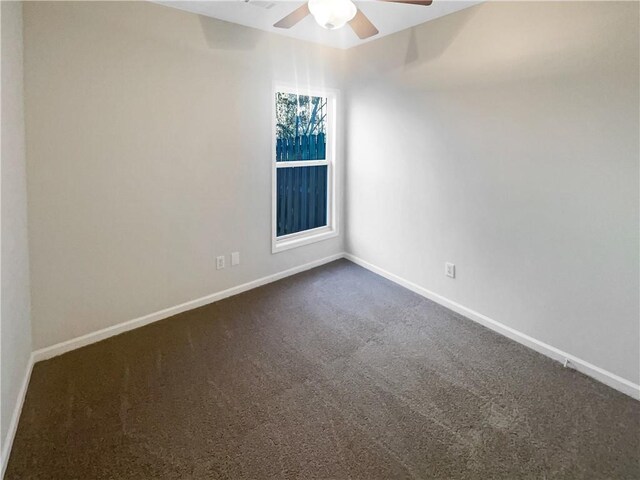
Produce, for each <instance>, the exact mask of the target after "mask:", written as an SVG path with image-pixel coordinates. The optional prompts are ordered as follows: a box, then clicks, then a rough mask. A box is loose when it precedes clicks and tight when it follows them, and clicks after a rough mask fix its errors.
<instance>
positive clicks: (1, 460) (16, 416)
mask: <svg viewBox="0 0 640 480" xmlns="http://www.w3.org/2000/svg"><path fill="white" fill-rule="evenodd" d="M33 364H34V361H33V354H31V355H30V356H29V362H28V363H27V369H26V371H25V374H24V379H23V380H22V385H21V386H20V391H19V392H18V398H17V399H16V405H15V407H14V408H13V414H12V415H11V420H10V421H9V430H8V431H7V436H6V437H5V439H4V442H3V443H2V452H1V455H2V456H1V457H0V478H4V472H5V471H6V470H7V465H8V463H9V454H10V453H11V447H12V446H13V439H14V438H15V436H16V431H17V430H18V422H19V421H20V414H21V413H22V406H23V405H24V399H25V397H26V396H27V388H28V387H29V380H30V379H31V371H32V370H33Z"/></svg>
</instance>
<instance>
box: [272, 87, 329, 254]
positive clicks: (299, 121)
mask: <svg viewBox="0 0 640 480" xmlns="http://www.w3.org/2000/svg"><path fill="white" fill-rule="evenodd" d="M273 101H274V129H273V161H272V163H273V175H272V178H273V204H272V210H273V220H272V221H273V234H272V250H273V253H276V252H279V251H282V250H287V249H289V248H293V247H297V246H301V245H307V244H309V243H312V242H317V241H320V240H324V239H326V238H330V237H334V236H336V235H337V234H338V232H337V222H336V211H335V165H334V162H335V151H336V135H335V132H336V128H335V127H336V125H335V122H336V121H335V111H336V94H335V92H332V91H301V90H299V89H291V88H285V87H278V88H276V89H275V91H274V98H273Z"/></svg>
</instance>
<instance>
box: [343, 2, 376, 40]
mask: <svg viewBox="0 0 640 480" xmlns="http://www.w3.org/2000/svg"><path fill="white" fill-rule="evenodd" d="M349 26H350V27H351V28H352V29H353V31H354V32H356V35H358V37H360V40H364V39H365V38H369V37H373V36H374V35H377V34H378V29H377V28H376V27H375V25H374V24H373V23H371V20H369V19H368V18H367V16H366V15H365V14H364V13H362V10H360V9H358V11H357V12H356V16H355V17H353V19H352V20H351V21H350V22H349Z"/></svg>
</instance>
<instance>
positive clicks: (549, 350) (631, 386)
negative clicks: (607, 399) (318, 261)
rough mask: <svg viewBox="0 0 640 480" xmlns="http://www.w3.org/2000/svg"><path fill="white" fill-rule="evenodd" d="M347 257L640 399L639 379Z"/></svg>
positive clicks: (365, 262)
mask: <svg viewBox="0 0 640 480" xmlns="http://www.w3.org/2000/svg"><path fill="white" fill-rule="evenodd" d="M344 257H345V258H346V259H348V260H350V261H352V262H353V263H355V264H357V265H360V266H361V267H364V268H366V269H367V270H370V271H372V272H374V273H377V274H378V275H380V276H382V277H385V278H386V279H388V280H391V281H392V282H394V283H397V284H398V285H401V286H403V287H405V288H407V289H409V290H411V291H412V292H415V293H417V294H418V295H421V296H423V297H425V298H428V299H429V300H432V301H434V302H436V303H438V304H440V305H442V306H444V307H446V308H448V309H450V310H453V311H454V312H456V313H459V314H460V315H463V316H464V317H467V318H469V319H471V320H473V321H475V322H477V323H479V324H481V325H483V326H485V327H487V328H489V329H491V330H493V331H494V332H497V333H499V334H501V335H504V336H505V337H508V338H510V339H511V340H515V341H516V342H518V343H521V344H522V345H525V346H527V347H529V348H531V349H533V350H535V351H536V352H539V353H541V354H543V355H546V356H547V357H549V358H552V359H553V360H557V361H559V362H561V363H565V362H566V361H567V360H568V364H567V366H570V367H571V368H573V369H575V370H577V371H579V372H581V373H584V374H585V375H588V376H590V377H592V378H594V379H596V380H598V381H599V382H602V383H604V384H605V385H608V386H610V387H612V388H615V389H616V390H618V391H620V392H622V393H625V394H627V395H629V396H631V397H633V398H635V399H636V400H640V385H636V384H635V383H633V382H630V381H629V380H626V379H624V378H622V377H620V376H618V375H616V374H614V373H611V372H608V371H607V370H605V369H603V368H600V367H597V366H595V365H593V364H591V363H589V362H586V361H585V360H582V359H580V358H578V357H576V356H574V355H571V354H569V353H567V352H564V351H562V350H560V349H558V348H556V347H553V346H551V345H548V344H546V343H544V342H541V341H540V340H536V339H535V338H533V337H530V336H529V335H526V334H524V333H522V332H519V331H518V330H515V329H513V328H511V327H508V326H507V325H504V324H502V323H500V322H497V321H496V320H493V319H491V318H489V317H487V316H486V315H483V314H481V313H478V312H476V311H474V310H471V309H470V308H467V307H464V306H462V305H460V304H459V303H456V302H454V301H452V300H449V299H448V298H445V297H443V296H442V295H438V294H437V293H434V292H432V291H430V290H427V289H426V288H423V287H421V286H419V285H416V284H415V283H413V282H410V281H408V280H405V279H404V278H401V277H399V276H397V275H395V274H393V273H391V272H388V271H386V270H383V269H382V268H380V267H377V266H375V265H373V264H371V263H369V262H367V261H365V260H362V259H361V258H358V257H356V256H355V255H352V254H350V253H346V254H345V256H344Z"/></svg>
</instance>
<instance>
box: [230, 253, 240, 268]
mask: <svg viewBox="0 0 640 480" xmlns="http://www.w3.org/2000/svg"><path fill="white" fill-rule="evenodd" d="M235 265H240V252H232V253H231V266H232V267H233V266H235Z"/></svg>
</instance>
